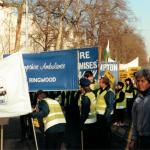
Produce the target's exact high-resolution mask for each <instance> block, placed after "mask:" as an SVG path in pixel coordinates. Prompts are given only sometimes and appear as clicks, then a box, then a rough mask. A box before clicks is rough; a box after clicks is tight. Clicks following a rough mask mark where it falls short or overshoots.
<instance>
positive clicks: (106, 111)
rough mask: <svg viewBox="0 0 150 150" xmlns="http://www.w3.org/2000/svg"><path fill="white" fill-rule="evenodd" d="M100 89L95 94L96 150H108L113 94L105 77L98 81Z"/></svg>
mask: <svg viewBox="0 0 150 150" xmlns="http://www.w3.org/2000/svg"><path fill="white" fill-rule="evenodd" d="M99 85H100V89H99V90H98V92H97V103H96V112H97V128H98V137H97V139H98V141H97V149H108V148H110V144H111V128H110V125H111V121H112V114H113V108H114V102H115V94H114V92H113V90H112V89H111V88H110V81H109V79H108V78H107V77H105V76H104V77H102V78H101V79H100V80H99Z"/></svg>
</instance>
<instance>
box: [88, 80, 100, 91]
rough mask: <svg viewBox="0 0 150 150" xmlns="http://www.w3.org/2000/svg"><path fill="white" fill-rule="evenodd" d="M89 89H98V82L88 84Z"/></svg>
mask: <svg viewBox="0 0 150 150" xmlns="http://www.w3.org/2000/svg"><path fill="white" fill-rule="evenodd" d="M90 88H91V90H97V89H99V83H98V82H95V83H91V84H90Z"/></svg>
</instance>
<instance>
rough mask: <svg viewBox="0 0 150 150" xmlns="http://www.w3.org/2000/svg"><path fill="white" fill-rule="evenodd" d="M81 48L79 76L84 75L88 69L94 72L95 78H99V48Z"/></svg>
mask: <svg viewBox="0 0 150 150" xmlns="http://www.w3.org/2000/svg"><path fill="white" fill-rule="evenodd" d="M78 50H79V78H82V77H83V76H84V73H85V72H86V71H87V70H90V71H92V72H93V76H94V78H95V79H96V80H97V79H98V48H97V47H94V48H82V49H78Z"/></svg>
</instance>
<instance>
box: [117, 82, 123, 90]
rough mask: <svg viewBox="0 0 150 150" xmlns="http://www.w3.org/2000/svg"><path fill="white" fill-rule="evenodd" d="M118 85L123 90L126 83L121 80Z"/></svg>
mask: <svg viewBox="0 0 150 150" xmlns="http://www.w3.org/2000/svg"><path fill="white" fill-rule="evenodd" d="M117 86H118V89H119V90H121V89H123V87H124V83H123V82H120V81H119V82H118V84H117Z"/></svg>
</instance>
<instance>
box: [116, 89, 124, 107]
mask: <svg viewBox="0 0 150 150" xmlns="http://www.w3.org/2000/svg"><path fill="white" fill-rule="evenodd" d="M120 92H121V91H119V92H118V93H117V95H116V99H118V98H119V94H120ZM125 108H126V97H125V96H124V100H123V101H122V102H118V103H117V104H116V109H125Z"/></svg>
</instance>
